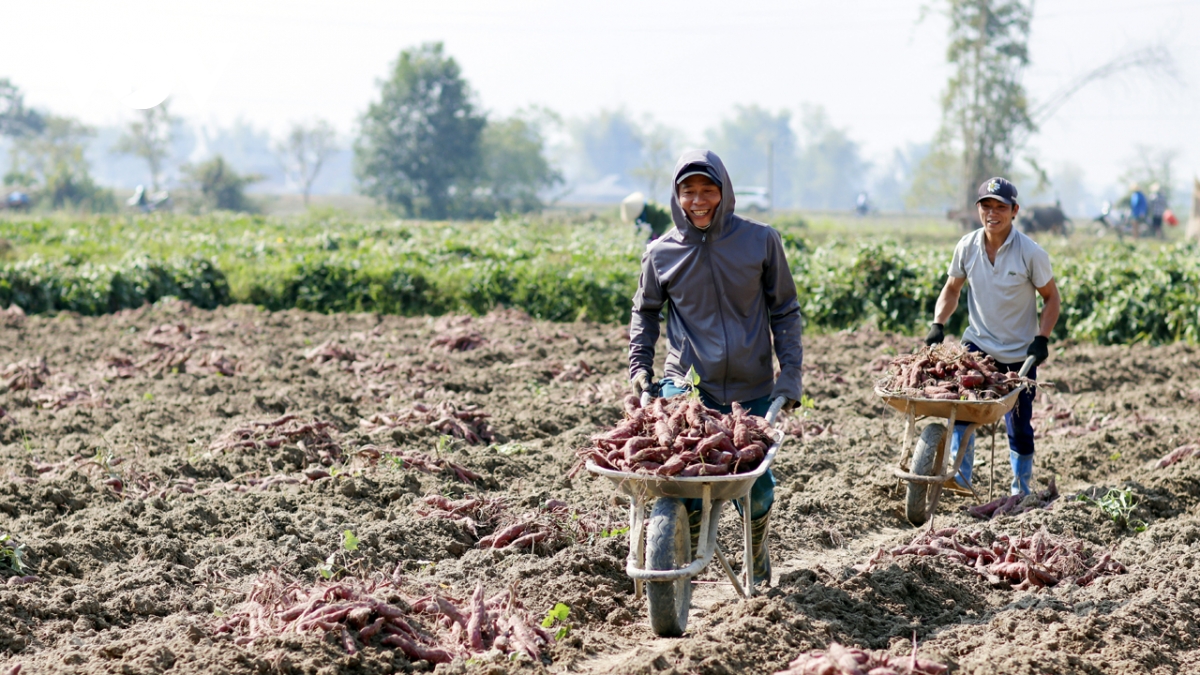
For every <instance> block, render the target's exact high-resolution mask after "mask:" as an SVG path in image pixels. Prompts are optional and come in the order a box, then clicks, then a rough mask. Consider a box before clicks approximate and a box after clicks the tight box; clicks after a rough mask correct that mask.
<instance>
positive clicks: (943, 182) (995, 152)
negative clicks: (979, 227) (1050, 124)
mask: <svg viewBox="0 0 1200 675" xmlns="http://www.w3.org/2000/svg"><path fill="white" fill-rule="evenodd" d="M944 6H945V13H946V15H947V18H948V19H949V20H950V47H949V49H947V51H946V61H947V62H948V63H949V64H950V66H951V67H952V68H953V73H952V74H951V76H950V80H949V81H948V82H947V84H946V90H945V92H944V93H943V94H942V123H941V126H940V128H939V129H938V132H937V135H936V136H935V139H934V144H933V150H932V152H930V153H929V155H927V156H926V157H925V160H924V161H923V162H922V164H921V166H920V167H919V168H918V171H917V181H916V184H915V185H914V190H915V191H916V192H917V193H919V194H923V195H925V197H924V199H937V198H946V197H949V194H954V195H955V196H954V197H953V199H952V201H951V202H950V203H951V204H954V205H955V206H961V205H965V204H969V203H971V202H972V201H974V195H975V190H976V189H977V187H978V185H979V184H980V183H981V182H983V181H984V180H985V179H987V178H988V177H990V176H999V175H1010V174H1011V173H1012V169H1013V160H1014V157H1015V155H1016V152H1017V151H1018V150H1019V147H1020V144H1021V142H1022V141H1023V140H1024V139H1025V138H1027V137H1028V136H1029V134H1031V133H1032V132H1034V131H1035V130H1036V125H1035V123H1034V121H1033V119H1032V118H1031V117H1030V111H1029V100H1028V97H1027V96H1026V93H1025V87H1024V85H1022V84H1021V78H1022V75H1023V73H1024V70H1025V67H1026V66H1028V65H1029V48H1028V43H1029V28H1030V21H1031V18H1032V14H1033V8H1032V4H1031V3H1026V2H1023V1H1022V0H944ZM948 193H949V194H948ZM914 201H916V200H914Z"/></svg>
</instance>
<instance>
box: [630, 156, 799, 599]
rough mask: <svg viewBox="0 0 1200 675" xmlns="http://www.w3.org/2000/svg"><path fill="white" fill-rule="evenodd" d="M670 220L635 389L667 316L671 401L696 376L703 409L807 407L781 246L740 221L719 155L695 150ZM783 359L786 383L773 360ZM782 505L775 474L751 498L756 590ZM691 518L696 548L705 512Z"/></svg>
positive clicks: (642, 316) (633, 332)
mask: <svg viewBox="0 0 1200 675" xmlns="http://www.w3.org/2000/svg"><path fill="white" fill-rule="evenodd" d="M674 178H675V179H674V185H675V193H674V194H673V195H672V197H671V216H672V219H673V221H674V223H675V229H673V230H671V231H669V232H668V233H667V234H666V235H664V236H663V237H661V238H659V239H657V240H655V241H654V242H653V243H652V244H650V246H648V247H647V248H646V252H645V254H643V256H642V273H641V278H640V279H639V281H638V290H637V294H636V295H635V296H634V297H633V320H632V323H631V325H630V329H629V374H630V381H631V382H632V383H633V386H634V388H635V389H636V390H638V392H639V393H640V392H642V391H645V390H647V389H650V388H651V383H652V382H653V379H654V378H653V371H654V347H655V343H656V342H657V341H658V336H659V322H660V316H661V313H662V311H663V310H664V309H667V312H666V315H667V346H668V351H667V359H666V377H665V378H663V379H662V380H661V382H660V383H659V385H660V386H661V389H662V394H663V395H664V396H673V395H678V394H681V393H683V392H684V391H685V387H686V384H685V383H686V375H687V372H688V370H689V369H691V368H695V370H696V374H697V375H698V376H699V378H700V385H699V389H700V396H701V400H702V401H703V402H704V404H705V405H707V406H708V407H710V408H714V409H717V410H720V411H722V412H729V410H730V409H731V406H732V404H733V402H734V401H737V402H738V403H740V404H741V405H742V406H743V407H745V408H746V409H747V410H748V411H749V412H750V413H751V414H754V415H760V416H762V415H765V414H766V412H767V410H768V409H769V408H770V405H771V403H772V402H773V401H774V400H775V399H778V398H783V399H784V403H785V407H790V405H791V404H792V403H794V402H796V401H799V400H800V393H801V376H800V364H801V360H802V358H803V348H802V346H801V342H800V335H801V319H800V305H799V303H798V301H797V299H796V284H795V282H794V281H793V280H792V273H791V270H790V269H789V268H788V264H787V260H786V259H785V258H784V253H783V241H782V239H781V238H780V236H779V233H778V232H776V231H775V230H774V229H772V228H771V227H769V226H767V225H764V224H762V223H759V222H755V221H753V220H749V219H746V218H742V217H741V216H738V215H736V214H734V198H733V183H732V182H731V181H730V180H729V173H728V172H727V171H726V170H725V165H724V164H723V163H722V162H721V159H720V158H719V157H717V155H716V154H715V153H713V152H711V151H708V150H689V151H686V152H684V153H683V155H682V156H681V157H680V158H679V161H678V162H677V163H676V165H675V173H674ZM772 344H773V345H774V351H775V356H776V357H777V358H778V359H779V370H780V372H779V377H778V379H776V377H775V368H774V364H773V363H772V359H771V349H772ZM774 500H775V478H774V476H772V475H771V472H770V471H768V472H767V473H766V474H764V475H763V477H762V478H760V479H759V480H758V481H757V482H755V484H754V487H753V489H752V491H751V493H750V503H751V505H750V516H751V519H752V521H753V523H752V524H753V528H752V533H753V535H754V537H753V542H752V543H753V549H754V579H755V582H758V581H762V580H766V581H770V578H771V563H770V557H769V555H768V552H767V546H766V533H767V523H768V520H769V517H770V513H771V505H772V504H773V502H774ZM687 506H688V511H689V514H691V515H693V518H692V521H693V523H692V529H693V541H694V540H695V538H696V535H697V534H698V529H699V524H700V523H699V504H688V505H687Z"/></svg>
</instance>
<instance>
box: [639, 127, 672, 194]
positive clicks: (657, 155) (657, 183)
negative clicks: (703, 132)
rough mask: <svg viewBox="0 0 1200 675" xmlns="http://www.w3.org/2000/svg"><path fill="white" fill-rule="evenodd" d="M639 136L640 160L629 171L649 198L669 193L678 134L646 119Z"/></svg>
mask: <svg viewBox="0 0 1200 675" xmlns="http://www.w3.org/2000/svg"><path fill="white" fill-rule="evenodd" d="M641 137H642V160H641V162H640V163H639V164H638V165H637V167H636V168H634V169H633V171H631V172H630V173H631V174H632V175H633V177H634V178H636V179H638V180H639V181H641V183H642V185H644V186H645V188H646V194H647V195H648V196H649V197H650V198H651V199H655V198H659V197H660V196H662V195H663V194H669V192H668V190H667V187H668V186H670V184H671V170H672V169H673V168H674V165H675V157H676V155H677V149H678V147H679V146H680V145H682V143H681V141H680V134H679V132H677V131H676V130H674V129H672V128H670V127H666V126H663V125H661V124H655V123H654V122H653V121H652V120H649V119H647V120H646V124H645V128H644V129H643V130H642V133H641Z"/></svg>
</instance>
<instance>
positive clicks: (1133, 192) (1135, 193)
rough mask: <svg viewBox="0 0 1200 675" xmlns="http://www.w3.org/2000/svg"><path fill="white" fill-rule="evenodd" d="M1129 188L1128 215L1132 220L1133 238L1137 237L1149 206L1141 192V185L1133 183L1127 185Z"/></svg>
mask: <svg viewBox="0 0 1200 675" xmlns="http://www.w3.org/2000/svg"><path fill="white" fill-rule="evenodd" d="M1129 190H1130V193H1129V217H1130V218H1131V219H1132V220H1133V238H1134V239H1137V238H1138V236H1139V235H1140V234H1141V230H1142V225H1143V224H1145V222H1146V216H1147V214H1149V212H1150V206H1149V204H1147V203H1146V194H1145V193H1144V192H1142V188H1141V186H1139V185H1138V184H1137V183H1134V184H1133V185H1130V186H1129Z"/></svg>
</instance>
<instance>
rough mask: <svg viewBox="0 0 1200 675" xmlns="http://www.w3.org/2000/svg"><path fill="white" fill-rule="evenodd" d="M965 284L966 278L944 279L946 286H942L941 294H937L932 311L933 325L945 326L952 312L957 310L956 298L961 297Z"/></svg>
mask: <svg viewBox="0 0 1200 675" xmlns="http://www.w3.org/2000/svg"><path fill="white" fill-rule="evenodd" d="M966 283H967V278H966V277H946V285H945V286H942V292H941V293H939V294H938V299H937V304H936V305H935V306H934V309H933V322H934V323H938V324H941V325H943V326H945V325H946V322H947V321H949V320H950V317H951V316H953V314H954V310H956V309H958V298H959V296H960V295H962V289H963V286H964V285H965V284H966Z"/></svg>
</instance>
